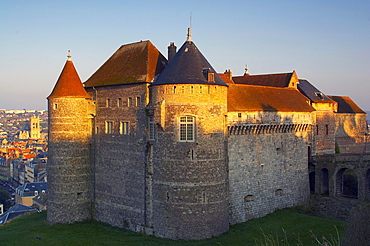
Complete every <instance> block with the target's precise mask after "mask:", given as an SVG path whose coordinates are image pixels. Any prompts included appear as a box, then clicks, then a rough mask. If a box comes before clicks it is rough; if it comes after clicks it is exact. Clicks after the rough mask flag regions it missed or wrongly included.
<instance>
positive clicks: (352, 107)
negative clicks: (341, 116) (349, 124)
mask: <svg viewBox="0 0 370 246" xmlns="http://www.w3.org/2000/svg"><path fill="white" fill-rule="evenodd" d="M328 97H329V98H330V99H332V100H334V101H336V102H337V103H338V112H337V113H358V114H366V113H365V112H364V111H363V110H362V109H361V108H360V107H359V106H357V104H356V103H355V102H354V101H352V99H351V98H349V97H345V96H328Z"/></svg>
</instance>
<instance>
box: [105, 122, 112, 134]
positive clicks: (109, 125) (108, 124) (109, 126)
mask: <svg viewBox="0 0 370 246" xmlns="http://www.w3.org/2000/svg"><path fill="white" fill-rule="evenodd" d="M105 133H106V134H112V133H113V121H106V122H105Z"/></svg>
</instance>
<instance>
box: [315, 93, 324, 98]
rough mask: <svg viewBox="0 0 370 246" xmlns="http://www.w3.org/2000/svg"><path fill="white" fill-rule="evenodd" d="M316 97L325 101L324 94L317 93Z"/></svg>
mask: <svg viewBox="0 0 370 246" xmlns="http://www.w3.org/2000/svg"><path fill="white" fill-rule="evenodd" d="M315 96H317V97H318V98H319V99H321V100H322V99H324V94H323V93H322V92H315Z"/></svg>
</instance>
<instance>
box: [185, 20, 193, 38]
mask: <svg viewBox="0 0 370 246" xmlns="http://www.w3.org/2000/svg"><path fill="white" fill-rule="evenodd" d="M186 41H190V42H191V41H192V40H191V13H190V27H189V28H188V38H187V39H186Z"/></svg>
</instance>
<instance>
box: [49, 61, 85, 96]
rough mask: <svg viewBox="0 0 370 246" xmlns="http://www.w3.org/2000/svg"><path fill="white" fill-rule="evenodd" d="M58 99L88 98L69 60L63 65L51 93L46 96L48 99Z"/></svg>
mask: <svg viewBox="0 0 370 246" xmlns="http://www.w3.org/2000/svg"><path fill="white" fill-rule="evenodd" d="M58 97H76V98H90V96H89V94H87V92H86V91H85V89H84V87H83V85H82V83H81V79H80V76H78V73H77V71H76V68H75V66H74V65H73V62H72V61H71V60H70V59H68V60H67V62H66V64H65V65H64V67H63V70H62V72H61V74H60V76H59V78H58V80H57V83H56V84H55V86H54V89H53V91H52V92H51V94H50V95H49V96H48V98H58Z"/></svg>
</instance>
